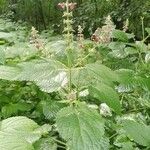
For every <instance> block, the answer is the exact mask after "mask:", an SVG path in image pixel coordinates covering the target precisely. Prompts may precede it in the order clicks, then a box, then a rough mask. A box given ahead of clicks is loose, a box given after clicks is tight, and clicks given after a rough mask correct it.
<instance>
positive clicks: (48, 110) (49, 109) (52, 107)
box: [43, 101, 64, 120]
mask: <svg viewBox="0 0 150 150" xmlns="http://www.w3.org/2000/svg"><path fill="white" fill-rule="evenodd" d="M63 106H64V104H62V103H59V102H57V101H51V102H45V103H44V104H43V114H44V116H45V117H46V119H49V120H52V119H54V118H55V117H56V114H57V113H58V111H59V110H60V109H61V108H63Z"/></svg>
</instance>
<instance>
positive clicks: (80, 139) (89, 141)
mask: <svg viewBox="0 0 150 150" xmlns="http://www.w3.org/2000/svg"><path fill="white" fill-rule="evenodd" d="M56 124H57V127H58V131H59V133H60V135H61V136H62V138H64V139H65V140H66V141H67V144H68V147H69V148H70V149H71V150H88V149H89V150H108V149H109V143H108V140H107V139H105V138H103V136H104V123H103V120H102V118H101V116H100V115H99V114H98V113H97V112H96V111H94V110H91V109H89V108H88V107H87V106H85V105H81V104H80V105H78V106H76V107H73V106H70V107H66V108H64V109H62V110H60V111H59V113H58V115H57V119H56Z"/></svg>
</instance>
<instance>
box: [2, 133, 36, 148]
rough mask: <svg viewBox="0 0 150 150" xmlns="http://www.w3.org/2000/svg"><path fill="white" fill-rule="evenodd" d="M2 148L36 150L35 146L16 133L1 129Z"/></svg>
mask: <svg viewBox="0 0 150 150" xmlns="http://www.w3.org/2000/svg"><path fill="white" fill-rule="evenodd" d="M0 150H34V147H33V146H32V144H31V143H29V142H27V141H25V140H23V139H21V138H20V137H17V136H15V135H14V134H10V133H7V134H6V133H3V132H1V131H0Z"/></svg>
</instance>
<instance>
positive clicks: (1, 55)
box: [0, 48, 5, 64]
mask: <svg viewBox="0 0 150 150" xmlns="http://www.w3.org/2000/svg"><path fill="white" fill-rule="evenodd" d="M4 63H5V52H4V51H3V49H2V48H0V64H4Z"/></svg>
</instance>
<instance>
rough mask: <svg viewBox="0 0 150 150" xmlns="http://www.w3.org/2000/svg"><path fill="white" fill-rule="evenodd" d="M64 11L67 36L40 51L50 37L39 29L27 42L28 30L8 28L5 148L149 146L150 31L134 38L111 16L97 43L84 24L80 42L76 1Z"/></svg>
mask: <svg viewBox="0 0 150 150" xmlns="http://www.w3.org/2000/svg"><path fill="white" fill-rule="evenodd" d="M58 6H59V7H60V8H61V9H63V11H64V14H63V23H64V31H63V36H64V38H59V37H57V38H55V39H56V40H53V38H52V39H51V38H49V39H48V38H47V40H45V43H44V42H43V45H42V46H41V47H39V40H42V37H43V38H45V39H46V37H47V36H46V35H44V36H41V35H40V34H39V35H37V31H36V30H35V28H32V33H31V34H30V35H31V39H30V42H32V43H31V44H30V45H28V44H29V39H28V40H26V38H24V37H28V36H27V35H26V34H27V32H26V28H23V27H19V31H21V32H18V30H17V31H13V30H11V33H9V32H8V31H7V32H8V33H7V34H5V33H6V30H5V25H4V30H3V31H2V33H4V34H2V35H4V36H2V38H1V39H2V40H4V41H6V43H3V45H2V46H1V49H2V50H1V51H0V53H1V57H0V63H1V65H0V79H1V81H2V82H1V83H0V99H1V101H0V109H1V118H2V121H1V122H0V124H1V125H0V138H1V140H0V141H1V142H0V149H2V150H3V149H4V150H10V149H15V148H16V150H17V149H18V150H22V149H24V150H29V149H34V150H39V149H43V150H46V149H49V148H51V149H53V150H56V149H57V148H59V149H67V150H87V149H90V150H108V149H112V150H113V149H116V150H117V149H122V150H126V149H131V150H132V149H135V148H136V149H143V150H144V149H149V147H150V145H149V143H150V141H149V138H148V135H149V134H148V133H149V126H148V124H149V123H150V122H149V119H150V117H149V108H150V101H149V98H150V84H149V83H150V74H149V68H150V65H149V60H150V59H149V50H150V49H149V46H148V45H146V44H145V41H146V40H147V38H148V37H149V28H146V31H147V34H148V36H147V37H145V38H144V39H143V40H142V41H135V36H134V35H133V34H131V33H126V29H127V26H126V28H124V30H123V31H122V30H118V29H115V25H114V24H113V22H112V21H111V18H110V16H109V17H108V18H107V20H106V22H105V25H104V26H102V27H100V28H98V29H97V30H96V32H95V33H94V34H93V36H92V40H93V41H89V40H86V39H84V38H83V33H82V32H83V29H82V27H81V26H79V30H78V38H79V39H78V41H75V40H74V35H73V32H74V30H73V27H72V24H73V14H72V13H73V10H74V9H75V7H76V3H73V2H72V3H71V2H69V1H68V0H67V1H66V2H62V3H59V4H58ZM108 29H109V32H108ZM16 32H18V34H17V35H16V34H15V33H16ZM12 33H14V35H15V36H13V37H14V39H13V41H11V40H10V38H9V36H10V35H12ZM32 44H33V45H32ZM34 44H35V45H34ZM33 46H35V47H34V48H33ZM20 47H21V48H20ZM16 48H17V50H16ZM43 54H44V55H43ZM4 89H5V90H4ZM5 95H6V96H5ZM22 115H24V116H27V117H29V118H32V119H34V120H35V121H36V122H38V123H39V124H42V125H43V124H45V123H48V125H47V124H46V125H44V126H39V125H37V124H36V123H35V122H34V121H32V120H30V119H28V118H26V117H19V116H22ZM12 116H17V117H12ZM8 117H11V118H8ZM6 118H8V119H6ZM3 119H4V120H3ZM10 122H11V123H10ZM10 124H11V126H10ZM49 124H51V125H49ZM5 126H6V127H7V128H6V127H5ZM138 130H142V131H143V132H139V134H140V135H141V136H140V137H139V136H138V134H137V131H138ZM141 137H144V138H141ZM16 141H17V142H16ZM18 141H19V142H18ZM6 142H7V144H5V143H6ZM14 147H15V148H14Z"/></svg>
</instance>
